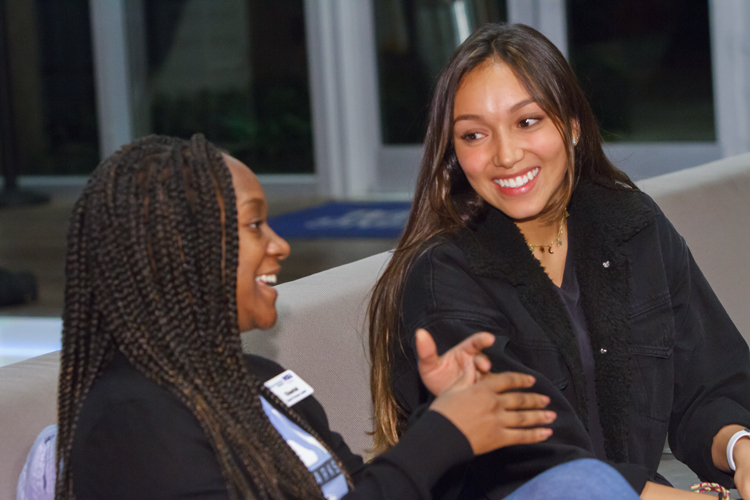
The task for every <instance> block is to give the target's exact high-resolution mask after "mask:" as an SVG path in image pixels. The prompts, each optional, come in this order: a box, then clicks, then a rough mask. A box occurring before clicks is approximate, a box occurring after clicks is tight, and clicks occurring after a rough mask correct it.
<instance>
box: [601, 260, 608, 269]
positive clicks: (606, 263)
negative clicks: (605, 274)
mask: <svg viewBox="0 0 750 500" xmlns="http://www.w3.org/2000/svg"><path fill="white" fill-rule="evenodd" d="M602 265H603V266H604V269H607V268H608V267H609V261H608V260H607V261H604V262H602Z"/></svg>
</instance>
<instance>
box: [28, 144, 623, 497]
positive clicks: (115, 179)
mask: <svg viewBox="0 0 750 500" xmlns="http://www.w3.org/2000/svg"><path fill="white" fill-rule="evenodd" d="M266 211H267V207H266V200H265V195H264V194H263V190H262V189H261V187H260V184H259V182H258V179H257V178H256V177H255V175H254V174H253V173H252V172H251V171H250V169H248V168H247V167H246V166H245V165H243V164H242V163H241V162H239V161H238V160H236V159H234V158H231V157H230V156H227V155H225V154H222V153H220V152H219V151H218V150H217V149H216V148H215V147H214V146H212V145H211V144H210V143H209V142H207V141H206V140H205V139H204V138H203V136H201V135H196V136H194V137H193V138H192V139H191V140H190V141H189V142H188V141H183V140H178V139H172V138H168V137H158V136H150V137H146V138H144V139H141V140H138V141H136V142H134V143H133V144H131V145H128V146H125V147H124V148H123V149H121V150H120V151H119V152H117V153H115V154H114V155H113V156H112V157H110V158H108V159H107V160H105V161H103V162H102V164H101V165H99V167H98V168H97V169H96V170H95V172H94V173H93V175H92V176H91V180H90V181H89V183H88V184H87V186H86V188H85V189H84V192H83V194H82V195H81V197H80V199H79V201H78V202H77V204H76V205H75V208H74V211H73V216H72V219H71V223H70V228H69V237H68V238H69V239H68V256H67V264H66V278H67V282H66V290H65V309H64V314H63V349H62V356H61V367H60V383H59V396H58V397H59V400H58V428H59V429H58V430H59V434H58V439H57V458H56V463H55V465H56V468H57V480H56V483H55V486H56V492H55V498H57V499H58V500H69V499H70V500H72V499H74V498H75V499H77V500H92V499H101V498H106V499H107V500H117V499H130V498H138V499H140V500H145V499H165V498H169V499H180V498H182V499H188V498H189V499H192V500H195V499H202V500H228V499H240V498H242V499H256V498H257V499H274V500H276V499H313V498H321V499H322V498H325V499H327V500H343V499H346V500H356V499H363V500H364V499H393V498H399V499H404V500H409V499H417V498H428V497H430V495H431V489H432V488H433V486H434V485H435V484H436V482H437V481H438V479H440V478H441V477H442V475H443V474H444V473H446V472H448V471H449V470H451V469H452V468H454V467H455V466H456V465H457V464H460V463H462V462H466V461H467V460H468V459H470V458H471V457H472V456H473V455H475V454H481V453H485V452H487V451H491V450H494V449H497V448H498V447H503V446H509V445H515V444H521V443H530V442H538V441H541V440H544V439H546V438H547V437H548V436H549V434H550V432H549V430H548V429H546V428H544V427H542V426H546V425H548V424H549V423H550V422H551V421H552V420H554V418H555V415H554V413H552V412H548V411H544V410H542V408H543V407H544V406H545V405H546V399H545V398H544V397H542V396H539V395H538V394H533V393H529V392H523V393H521V392H518V391H517V392H512V391H513V390H514V389H527V388H528V387H530V386H531V385H532V384H533V383H534V379H533V377H529V376H524V375H520V374H515V373H503V374H488V373H486V371H487V370H486V368H487V367H486V359H485V358H484V357H483V356H482V355H481V354H480V351H481V348H482V347H484V345H485V344H484V343H483V342H482V341H481V339H482V337H481V336H478V337H477V338H475V339H473V340H471V341H469V342H467V343H465V344H463V345H461V346H458V347H457V348H456V349H454V350H452V351H450V352H448V353H446V354H445V355H444V356H442V357H438V356H437V354H436V352H435V349H434V344H432V345H431V346H430V339H427V338H424V339H423V340H426V343H425V346H426V347H427V349H425V350H424V351H423V353H424V357H423V359H420V366H422V367H423V368H424V371H425V378H424V380H425V383H427V384H428V385H429V386H430V387H431V389H432V390H434V391H435V394H436V395H438V397H437V398H436V399H435V401H434V402H433V403H432V405H430V407H429V408H426V409H425V412H424V414H423V416H422V417H421V418H420V419H419V420H418V421H417V422H416V423H415V424H414V426H413V427H412V429H411V430H410V432H409V436H411V438H410V439H409V438H407V439H404V440H402V442H401V443H399V444H398V445H397V446H394V447H393V449H392V450H390V451H389V452H388V453H385V454H383V455H381V456H379V457H376V458H375V459H374V460H373V461H372V462H371V463H369V464H367V465H366V466H365V464H364V463H363V461H362V459H361V458H360V457H358V456H356V455H354V454H353V453H352V452H351V451H350V450H349V448H348V447H347V446H346V444H345V443H344V441H343V440H342V439H341V436H339V435H338V434H336V433H334V432H332V431H331V430H330V428H329V427H328V422H327V417H326V415H325V412H324V411H323V409H322V407H321V406H320V404H319V403H318V402H317V401H316V400H315V398H314V397H313V396H312V395H311V392H307V393H305V396H304V397H301V398H299V399H295V400H294V401H292V400H289V399H285V398H281V399H280V397H281V396H284V393H285V391H281V392H279V391H278V390H276V389H273V388H272V389H269V388H267V387H266V385H265V384H264V383H263V382H264V381H278V380H282V381H285V382H284V383H287V381H288V380H290V378H291V380H295V379H294V377H296V376H294V375H293V374H291V373H290V372H288V371H284V369H283V368H282V367H280V366H279V365H277V364H276V363H274V362H272V361H270V360H268V359H264V358H261V357H259V356H254V355H252V354H243V352H242V348H241V342H240V335H239V333H240V331H248V330H250V329H253V328H270V327H271V326H273V324H274V323H275V321H276V317H277V313H276V308H275V307H276V306H275V301H276V294H277V292H276V290H274V289H273V288H272V287H271V286H269V285H270V284H272V283H275V279H276V273H277V272H278V271H279V269H280V267H279V263H278V262H279V261H280V260H282V259H284V258H285V257H286V256H287V255H288V253H289V246H288V244H287V243H286V242H285V241H284V240H283V239H281V238H280V237H279V236H278V235H276V233H274V232H273V230H271V228H270V227H268V224H267V223H266ZM485 341H486V338H485ZM479 379H481V380H479ZM295 383H296V382H295ZM271 387H274V386H273V384H271ZM286 387H287V389H288V388H289V386H286ZM296 387H301V386H300V385H298V386H296ZM294 390H297V389H296V388H295V389H294ZM303 390H304V389H303ZM291 392H294V391H291ZM276 394H280V395H281V396H280V397H277V396H276ZM282 399H283V401H282ZM592 474H593V475H595V476H596V477H598V478H599V479H600V480H599V481H598V482H597V485H598V487H600V488H603V490H602V491H606V492H607V493H615V492H618V491H619V492H624V493H626V494H625V496H622V497H618V496H615V497H611V496H610V498H616V499H621V498H622V499H628V498H634V497H633V495H634V493H633V492H632V490H630V489H629V487H628V486H627V484H625V483H624V481H623V480H622V479H621V478H618V476H617V475H616V473H615V472H614V471H610V470H607V468H606V466H605V465H603V464H601V463H598V462H594V461H589V462H583V463H580V464H574V465H571V466H570V467H566V468H560V469H559V470H556V471H554V472H552V473H551V474H548V475H542V476H540V478H539V480H535V481H531V482H530V483H529V484H530V487H531V488H532V490H531V492H530V493H529V494H528V495H529V496H526V494H525V493H523V491H521V490H519V493H518V497H517V500H521V499H523V498H536V497H537V496H538V495H540V494H541V495H542V496H548V495H546V494H545V493H544V492H545V491H560V490H563V491H572V492H575V491H578V490H577V489H575V488H572V487H571V484H572V483H571V481H572V480H571V478H574V477H591V476H592ZM22 476H24V475H23V473H22ZM355 485H356V490H353V488H354V486H355ZM22 486H23V485H22ZM539 488H542V489H541V490H540V489H539ZM545 488H546V489H545ZM22 489H23V488H22ZM540 492H541V493H540ZM590 493H591V490H590V489H586V495H587V497H588V495H589V494H590ZM628 494H629V495H628ZM33 498H37V497H33ZM560 498H563V497H560ZM564 498H565V499H575V500H578V499H579V498H582V496H581V495H579V494H578V493H574V494H571V496H566V497H564Z"/></svg>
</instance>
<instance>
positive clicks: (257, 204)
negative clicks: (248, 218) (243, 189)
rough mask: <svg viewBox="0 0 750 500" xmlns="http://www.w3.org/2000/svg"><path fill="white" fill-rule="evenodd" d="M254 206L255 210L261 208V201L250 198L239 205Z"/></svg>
mask: <svg viewBox="0 0 750 500" xmlns="http://www.w3.org/2000/svg"><path fill="white" fill-rule="evenodd" d="M245 205H255V207H256V208H258V209H260V208H263V200H261V199H260V198H250V199H247V200H245V201H243V202H241V203H240V206H241V207H242V206H245Z"/></svg>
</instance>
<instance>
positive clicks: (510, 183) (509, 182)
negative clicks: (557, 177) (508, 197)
mask: <svg viewBox="0 0 750 500" xmlns="http://www.w3.org/2000/svg"><path fill="white" fill-rule="evenodd" d="M538 173H539V167H536V168H535V169H533V170H531V171H530V172H528V173H526V174H524V175H519V176H518V177H513V178H510V179H495V180H493V181H492V182H494V183H495V184H497V185H498V186H500V187H504V188H518V187H521V186H523V185H525V184H527V183H528V182H529V181H531V180H532V179H533V178H534V177H536V176H537V174H538Z"/></svg>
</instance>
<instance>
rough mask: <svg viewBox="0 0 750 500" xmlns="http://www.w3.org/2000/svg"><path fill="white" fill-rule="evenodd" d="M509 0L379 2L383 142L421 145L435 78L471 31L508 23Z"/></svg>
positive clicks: (379, 63) (379, 0)
mask: <svg viewBox="0 0 750 500" xmlns="http://www.w3.org/2000/svg"><path fill="white" fill-rule="evenodd" d="M506 18H507V10H506V5H505V0H464V1H450V0H375V26H376V34H377V50H378V76H379V86H380V116H381V123H382V136H383V143H385V144H413V143H421V142H422V141H423V140H424V134H425V131H426V126H427V115H428V106H429V102H430V99H431V98H432V92H433V90H434V86H435V83H436V82H437V77H438V76H439V74H440V70H441V69H442V68H443V66H444V65H445V63H446V62H448V58H449V57H450V56H451V54H452V53H453V51H454V50H455V49H456V47H458V45H459V44H460V43H461V41H462V40H464V39H465V38H466V37H467V36H468V35H469V34H470V33H471V32H472V31H474V30H475V29H476V28H478V27H479V26H482V25H483V24H485V23H488V22H499V21H505V20H506Z"/></svg>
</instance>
